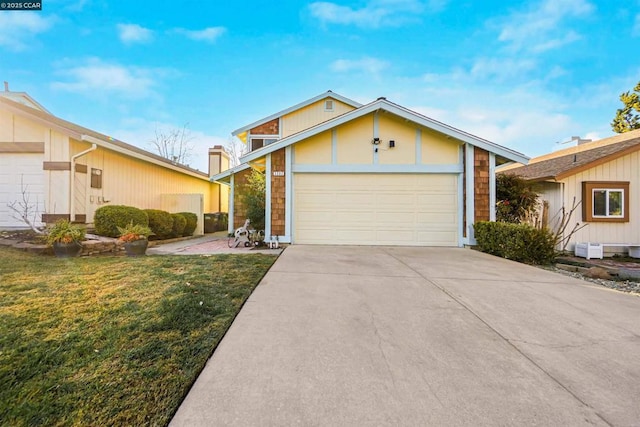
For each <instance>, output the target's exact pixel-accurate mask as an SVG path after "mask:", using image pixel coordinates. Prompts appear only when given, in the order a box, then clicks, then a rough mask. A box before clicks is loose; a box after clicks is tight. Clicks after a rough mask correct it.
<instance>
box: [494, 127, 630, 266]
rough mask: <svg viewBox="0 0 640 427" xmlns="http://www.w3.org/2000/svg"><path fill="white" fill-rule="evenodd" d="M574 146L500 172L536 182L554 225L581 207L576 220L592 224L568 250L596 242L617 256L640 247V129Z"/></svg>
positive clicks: (572, 242)
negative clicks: (561, 216) (564, 214)
mask: <svg viewBox="0 0 640 427" xmlns="http://www.w3.org/2000/svg"><path fill="white" fill-rule="evenodd" d="M574 139H576V140H577V141H578V142H579V143H578V145H576V146H574V147H569V148H566V149H563V150H559V151H555V152H553V153H549V154H546V155H543V156H539V157H535V158H533V159H531V160H530V162H529V164H528V165H526V166H525V165H519V166H518V165H510V166H508V167H505V168H504V169H503V170H500V173H509V174H515V175H519V176H522V177H523V178H525V179H526V180H528V181H530V182H532V183H536V184H537V186H536V189H537V190H538V191H539V193H540V197H541V199H542V200H544V201H546V202H547V203H548V206H549V207H548V210H549V212H548V216H549V226H550V227H555V226H556V224H557V221H558V218H559V212H560V211H561V209H562V208H563V207H565V209H571V207H572V206H573V205H574V201H575V204H576V205H578V206H579V208H578V209H576V215H574V217H573V222H574V223H575V222H579V223H581V224H586V227H584V228H582V229H581V230H579V231H578V232H577V233H575V234H574V235H573V236H572V237H571V241H570V245H569V246H568V249H571V250H573V249H574V247H575V245H576V244H578V243H581V244H582V243H594V244H598V245H599V246H602V249H603V252H605V253H607V252H608V253H609V254H613V253H617V252H624V251H628V250H629V247H630V246H631V247H633V246H634V245H635V246H639V247H640V216H639V215H638V213H639V212H640V195H639V194H640V193H638V189H639V188H640V130H635V131H631V132H626V133H623V134H619V135H615V136H612V137H610V138H605V139H601V140H598V141H589V140H587V141H585V140H581V139H579V138H574Z"/></svg>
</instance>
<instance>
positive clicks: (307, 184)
mask: <svg viewBox="0 0 640 427" xmlns="http://www.w3.org/2000/svg"><path fill="white" fill-rule="evenodd" d="M293 191H294V194H295V196H294V218H293V219H294V236H293V241H294V243H299V244H345V245H406V246H458V222H459V221H458V185H457V176H456V175H453V174H313V173H297V174H295V175H294V188H293Z"/></svg>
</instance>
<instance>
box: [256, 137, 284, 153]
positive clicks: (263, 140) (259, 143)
mask: <svg viewBox="0 0 640 427" xmlns="http://www.w3.org/2000/svg"><path fill="white" fill-rule="evenodd" d="M277 140H278V138H262V137H260V138H251V151H253V150H257V149H258V148H262V147H264V146H265V145H269V144H273V143H274V142H276V141H277Z"/></svg>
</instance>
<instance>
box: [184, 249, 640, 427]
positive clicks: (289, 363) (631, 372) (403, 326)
mask: <svg viewBox="0 0 640 427" xmlns="http://www.w3.org/2000/svg"><path fill="white" fill-rule="evenodd" d="M638 319H640V297H638V296H635V295H629V294H623V293H619V292H615V291H611V290H608V289H606V288H602V287H598V286H592V285H590V284H588V283H585V282H583V281H580V280H577V279H573V278H570V277H566V276H563V275H559V274H556V273H553V272H549V271H545V270H542V269H538V268H535V267H529V266H526V265H522V264H518V263H515V262H511V261H507V260H504V259H500V258H496V257H492V256H489V255H486V254H482V253H479V252H476V251H472V250H468V249H450V248H446V249H445V248H380V247H378V248H372V247H330V246H326V247H320V246H316V247H311V246H291V247H289V248H287V249H286V250H285V251H284V253H283V254H282V255H281V256H280V257H279V258H278V260H277V261H276V263H275V264H274V266H273V267H272V268H271V270H270V271H269V272H268V273H267V275H266V276H265V277H264V279H263V280H262V282H261V283H260V284H259V285H258V287H257V288H256V290H255V291H254V293H253V294H252V295H251V297H250V298H249V300H248V301H247V303H246V304H245V306H244V307H243V308H242V310H241V312H240V313H239V315H238V317H237V318H236V320H235V321H234V323H233V325H232V326H231V328H230V330H229V331H228V333H227V334H226V336H225V337H224V339H223V340H222V341H221V343H220V345H219V347H218V348H217V349H216V351H215V352H214V354H213V356H212V358H211V359H210V360H209V362H208V364H207V365H206V367H205V369H204V371H203V372H202V374H201V375H200V377H199V378H198V380H197V382H196V383H195V385H194V386H193V388H192V389H191V391H190V392H189V395H188V396H187V398H186V400H185V401H184V402H183V404H182V406H181V407H180V409H179V410H178V412H177V414H176V416H175V417H174V419H173V421H172V422H171V426H173V427H178V426H214V425H215V426H255V425H260V426H279V425H305V426H306V425H315V426H317V425H320V426H352V425H354V426H355V425H357V426H361V425H364V426H366V425H371V426H379V425H403V426H414V425H415V426H439V425H447V426H449V425H451V426H481V425H490V426H495V425H523V426H528V425H549V426H575V425H602V426H606V425H619V426H629V425H637V424H638V422H639V421H640V405H638V396H640V363H638V355H640V322H639V321H638Z"/></svg>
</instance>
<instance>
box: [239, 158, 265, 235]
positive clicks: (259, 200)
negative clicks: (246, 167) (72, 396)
mask: <svg viewBox="0 0 640 427" xmlns="http://www.w3.org/2000/svg"><path fill="white" fill-rule="evenodd" d="M265 190H266V180H265V175H264V173H262V172H258V171H257V170H255V169H253V170H252V171H251V174H250V175H249V176H248V177H247V183H246V184H245V185H244V186H243V188H242V189H241V197H242V199H243V200H244V204H245V206H246V207H247V218H249V220H250V221H251V227H252V228H255V229H256V230H264V215H265Z"/></svg>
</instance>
